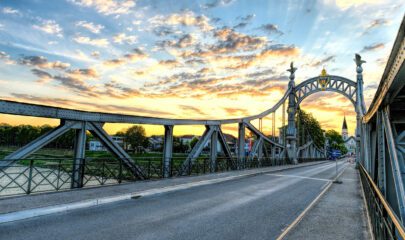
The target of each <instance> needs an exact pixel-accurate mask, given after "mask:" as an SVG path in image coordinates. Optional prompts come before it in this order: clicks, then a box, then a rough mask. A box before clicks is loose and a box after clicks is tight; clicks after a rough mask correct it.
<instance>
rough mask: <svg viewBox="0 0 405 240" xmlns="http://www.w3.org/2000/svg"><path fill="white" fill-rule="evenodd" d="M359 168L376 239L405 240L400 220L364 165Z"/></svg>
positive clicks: (404, 229)
mask: <svg viewBox="0 0 405 240" xmlns="http://www.w3.org/2000/svg"><path fill="white" fill-rule="evenodd" d="M359 166H360V167H359V168H360V178H361V182H362V185H363V189H364V194H365V198H366V202H367V207H368V213H369V216H370V220H371V225H372V230H373V234H374V237H375V238H376V239H405V228H404V226H403V225H402V223H401V221H400V219H399V218H398V216H397V215H396V214H395V213H394V211H393V210H392V208H391V207H390V205H389V204H388V202H387V200H386V199H385V198H384V196H383V194H382V193H381V191H380V189H379V188H378V187H377V186H376V185H375V183H374V181H373V179H372V178H371V177H370V175H369V174H368V173H367V171H366V169H365V168H364V167H363V165H361V164H359Z"/></svg>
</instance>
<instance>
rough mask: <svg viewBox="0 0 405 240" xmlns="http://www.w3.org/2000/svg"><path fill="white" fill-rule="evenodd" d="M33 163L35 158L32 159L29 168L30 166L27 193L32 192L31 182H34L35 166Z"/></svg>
mask: <svg viewBox="0 0 405 240" xmlns="http://www.w3.org/2000/svg"><path fill="white" fill-rule="evenodd" d="M33 165H34V160H33V159H30V165H29V168H30V171H29V173H28V186H27V191H26V192H27V194H30V193H31V183H32V168H33Z"/></svg>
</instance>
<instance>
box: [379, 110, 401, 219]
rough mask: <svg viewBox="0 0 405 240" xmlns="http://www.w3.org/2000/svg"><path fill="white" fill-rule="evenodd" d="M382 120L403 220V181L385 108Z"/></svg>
mask: <svg viewBox="0 0 405 240" xmlns="http://www.w3.org/2000/svg"><path fill="white" fill-rule="evenodd" d="M382 122H383V125H384V128H385V137H386V140H387V149H388V154H389V157H390V163H391V168H392V173H393V178H394V179H393V180H394V185H395V192H396V196H397V201H398V207H399V215H400V218H401V220H402V222H404V220H405V189H404V181H403V179H402V173H401V166H400V162H399V159H398V155H397V152H396V147H395V141H394V137H393V135H392V128H391V123H390V121H389V118H388V113H387V109H384V110H383V111H382Z"/></svg>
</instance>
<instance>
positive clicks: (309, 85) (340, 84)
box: [295, 75, 357, 106]
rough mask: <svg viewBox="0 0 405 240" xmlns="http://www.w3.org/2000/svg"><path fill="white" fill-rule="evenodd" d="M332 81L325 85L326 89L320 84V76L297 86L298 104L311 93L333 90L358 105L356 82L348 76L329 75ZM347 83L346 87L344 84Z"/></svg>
mask: <svg viewBox="0 0 405 240" xmlns="http://www.w3.org/2000/svg"><path fill="white" fill-rule="evenodd" d="M329 78H330V81H329V82H328V84H327V85H326V86H325V89H321V87H320V85H319V82H318V80H319V77H314V78H310V79H308V80H306V81H304V82H302V83H300V84H298V85H297V86H296V87H295V94H296V95H297V106H298V105H299V104H300V103H301V102H302V101H303V100H304V99H305V98H306V97H308V96H309V95H311V94H313V93H316V92H320V91H332V92H337V93H340V94H343V95H344V96H346V97H347V98H348V99H349V100H350V101H351V102H352V103H353V105H356V98H355V97H354V95H355V92H356V89H357V84H356V82H354V81H352V80H349V79H347V78H343V77H339V76H333V75H330V76H329ZM345 84H346V87H344V85H345Z"/></svg>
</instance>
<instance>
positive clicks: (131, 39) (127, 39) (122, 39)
mask: <svg viewBox="0 0 405 240" xmlns="http://www.w3.org/2000/svg"><path fill="white" fill-rule="evenodd" d="M113 41H114V42H115V43H118V44H123V43H128V44H135V43H136V41H137V37H136V36H127V35H126V34H125V33H119V34H117V35H115V36H114V37H113Z"/></svg>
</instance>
